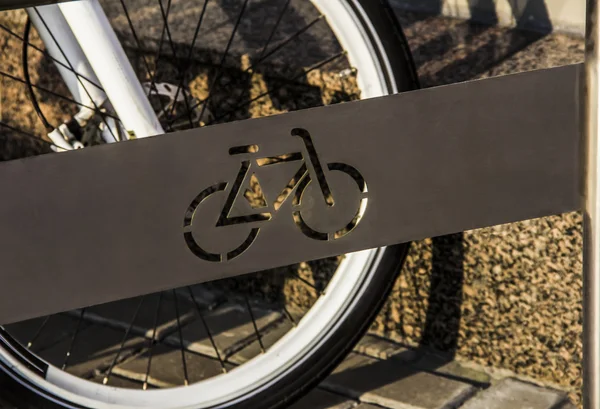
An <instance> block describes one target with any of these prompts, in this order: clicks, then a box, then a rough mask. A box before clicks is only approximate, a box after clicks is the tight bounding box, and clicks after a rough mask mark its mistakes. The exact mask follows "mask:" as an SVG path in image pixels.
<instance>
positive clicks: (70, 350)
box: [61, 308, 85, 371]
mask: <svg viewBox="0 0 600 409" xmlns="http://www.w3.org/2000/svg"><path fill="white" fill-rule="evenodd" d="M84 314H85V308H82V309H81V314H79V320H78V321H77V328H75V333H74V334H73V337H72V338H71V342H70V344H69V349H68V350H67V354H66V355H65V361H64V362H63V365H62V368H61V369H62V370H63V371H64V370H65V369H66V368H67V365H68V364H69V359H70V358H71V352H73V347H74V346H75V340H76V339H77V335H78V334H79V331H80V329H81V324H82V322H83V315H84Z"/></svg>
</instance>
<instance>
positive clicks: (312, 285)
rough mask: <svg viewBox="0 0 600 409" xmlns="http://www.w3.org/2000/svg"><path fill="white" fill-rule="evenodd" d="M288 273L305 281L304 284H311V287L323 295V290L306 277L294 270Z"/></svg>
mask: <svg viewBox="0 0 600 409" xmlns="http://www.w3.org/2000/svg"><path fill="white" fill-rule="evenodd" d="M288 274H291V275H292V276H294V278H296V279H298V280H300V281H301V282H303V283H304V284H306V285H307V286H309V287H310V288H312V289H313V290H315V291H316V292H317V293H319V296H321V295H322V294H323V292H322V291H320V290H319V289H318V288H317V287H316V286H315V285H314V284H312V283H311V282H310V281H308V280H306V279H305V278H302V277H301V276H300V275H299V274H298V273H296V272H294V271H289V272H288Z"/></svg>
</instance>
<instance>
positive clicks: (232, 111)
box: [206, 51, 346, 125]
mask: <svg viewBox="0 0 600 409" xmlns="http://www.w3.org/2000/svg"><path fill="white" fill-rule="evenodd" d="M345 55H346V51H342V52H340V53H337V54H336V55H334V56H332V57H329V58H326V59H324V60H323V61H320V62H318V63H316V64H314V65H312V66H311V67H309V68H308V69H307V70H305V71H302V72H301V73H299V74H298V75H295V76H293V77H292V78H290V79H289V81H295V80H297V79H299V78H302V77H303V76H305V75H307V74H308V73H310V72H312V71H314V70H318V69H319V68H321V67H323V66H325V65H327V64H329V63H331V62H333V61H335V60H337V59H338V58H340V57H343V56H345ZM272 92H273V91H272V90H267V91H265V92H263V93H261V94H260V95H257V96H256V97H254V98H252V99H250V100H248V101H246V102H243V103H241V104H238V105H237V106H236V107H234V108H233V109H231V110H229V111H227V112H225V113H224V114H222V115H220V116H218V117H216V118H215V119H213V120H212V121H211V122H209V123H208V124H206V125H212V124H214V123H215V122H218V121H220V120H221V119H225V118H228V117H229V116H230V115H232V114H234V113H236V112H237V111H238V110H239V109H241V108H243V107H245V106H246V105H250V104H251V103H253V102H255V101H258V100H259V99H261V98H264V97H266V96H267V95H270V94H271V93H272Z"/></svg>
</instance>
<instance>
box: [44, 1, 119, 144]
mask: <svg viewBox="0 0 600 409" xmlns="http://www.w3.org/2000/svg"><path fill="white" fill-rule="evenodd" d="M33 10H34V11H35V12H36V14H37V15H38V17H39V18H40V21H41V22H42V24H43V25H44V27H45V28H46V30H48V34H50V37H52V41H53V42H54V44H56V47H57V48H58V50H59V51H60V53H61V54H62V56H63V58H64V59H65V61H66V62H67V64H68V65H69V67H71V69H72V70H73V71H75V68H74V67H73V64H71V62H70V61H69V59H68V58H67V55H66V54H65V52H64V50H63V49H62V47H61V45H60V44H59V43H58V41H57V40H56V38H55V37H54V34H52V31H51V30H50V27H48V24H46V21H45V20H44V18H43V17H42V15H41V14H40V12H39V11H38V9H37V7H34V8H33ZM77 81H78V82H79V84H80V85H81V87H82V88H83V90H84V91H85V93H86V94H87V96H88V98H89V99H90V101H91V102H92V104H93V105H94V108H95V110H96V111H99V110H100V108H99V107H98V105H97V104H96V102H95V101H94V99H93V98H92V96H91V94H90V93H89V91H88V89H87V88H86V87H85V85H84V84H83V82H82V81H81V78H79V77H77ZM101 117H102V122H104V126H106V128H107V129H108V131H109V132H110V135H111V136H112V138H113V139H114V140H115V141H119V140H120V139H119V138H117V137H116V136H115V134H114V132H113V130H112V128H111V127H110V126H109V125H108V123H107V122H106V119H105V118H104V116H101Z"/></svg>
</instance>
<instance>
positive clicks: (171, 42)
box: [158, 0, 194, 128]
mask: <svg viewBox="0 0 600 409" xmlns="http://www.w3.org/2000/svg"><path fill="white" fill-rule="evenodd" d="M158 4H159V6H160V13H161V15H162V18H163V20H164V23H165V25H164V27H165V29H166V33H167V40H168V41H169V46H170V47H171V53H172V54H173V58H174V59H175V60H177V51H176V50H175V44H174V43H173V37H171V29H170V28H169V12H168V11H167V12H165V8H164V6H163V3H162V0H158ZM170 5H171V0H169V6H170ZM177 71H178V75H180V76H181V75H182V74H181V67H180V66H177ZM183 100H184V102H185V106H186V108H187V110H188V120H189V122H190V128H193V127H194V124H193V123H192V114H191V109H190V103H189V101H188V98H187V95H185V94H184V95H183ZM174 107H175V103H173V108H174ZM171 112H172V110H171ZM165 119H166V120H168V119H169V118H165Z"/></svg>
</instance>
